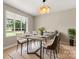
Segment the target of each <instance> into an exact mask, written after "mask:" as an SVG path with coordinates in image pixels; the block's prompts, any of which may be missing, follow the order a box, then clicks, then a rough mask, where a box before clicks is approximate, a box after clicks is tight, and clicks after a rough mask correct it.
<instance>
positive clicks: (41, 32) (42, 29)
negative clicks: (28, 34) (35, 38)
mask: <svg viewBox="0 0 79 59" xmlns="http://www.w3.org/2000/svg"><path fill="white" fill-rule="evenodd" d="M38 30H39V31H40V34H41V35H43V33H44V31H45V28H44V27H40V28H39V29H38Z"/></svg>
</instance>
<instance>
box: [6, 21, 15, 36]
mask: <svg viewBox="0 0 79 59" xmlns="http://www.w3.org/2000/svg"><path fill="white" fill-rule="evenodd" d="M14 35H15V33H14V21H13V19H7V21H6V36H7V37H9V36H14Z"/></svg>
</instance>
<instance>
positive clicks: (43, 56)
mask: <svg viewBox="0 0 79 59" xmlns="http://www.w3.org/2000/svg"><path fill="white" fill-rule="evenodd" d="M43 59H44V48H43Z"/></svg>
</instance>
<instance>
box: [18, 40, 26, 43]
mask: <svg viewBox="0 0 79 59" xmlns="http://www.w3.org/2000/svg"><path fill="white" fill-rule="evenodd" d="M18 41H19V43H25V42H27V39H20V40H18Z"/></svg>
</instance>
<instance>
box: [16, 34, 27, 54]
mask: <svg viewBox="0 0 79 59" xmlns="http://www.w3.org/2000/svg"><path fill="white" fill-rule="evenodd" d="M16 37H17V50H18V46H19V45H21V55H22V48H23V44H24V43H26V42H27V39H26V38H24V35H23V34H22V33H18V34H16Z"/></svg>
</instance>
